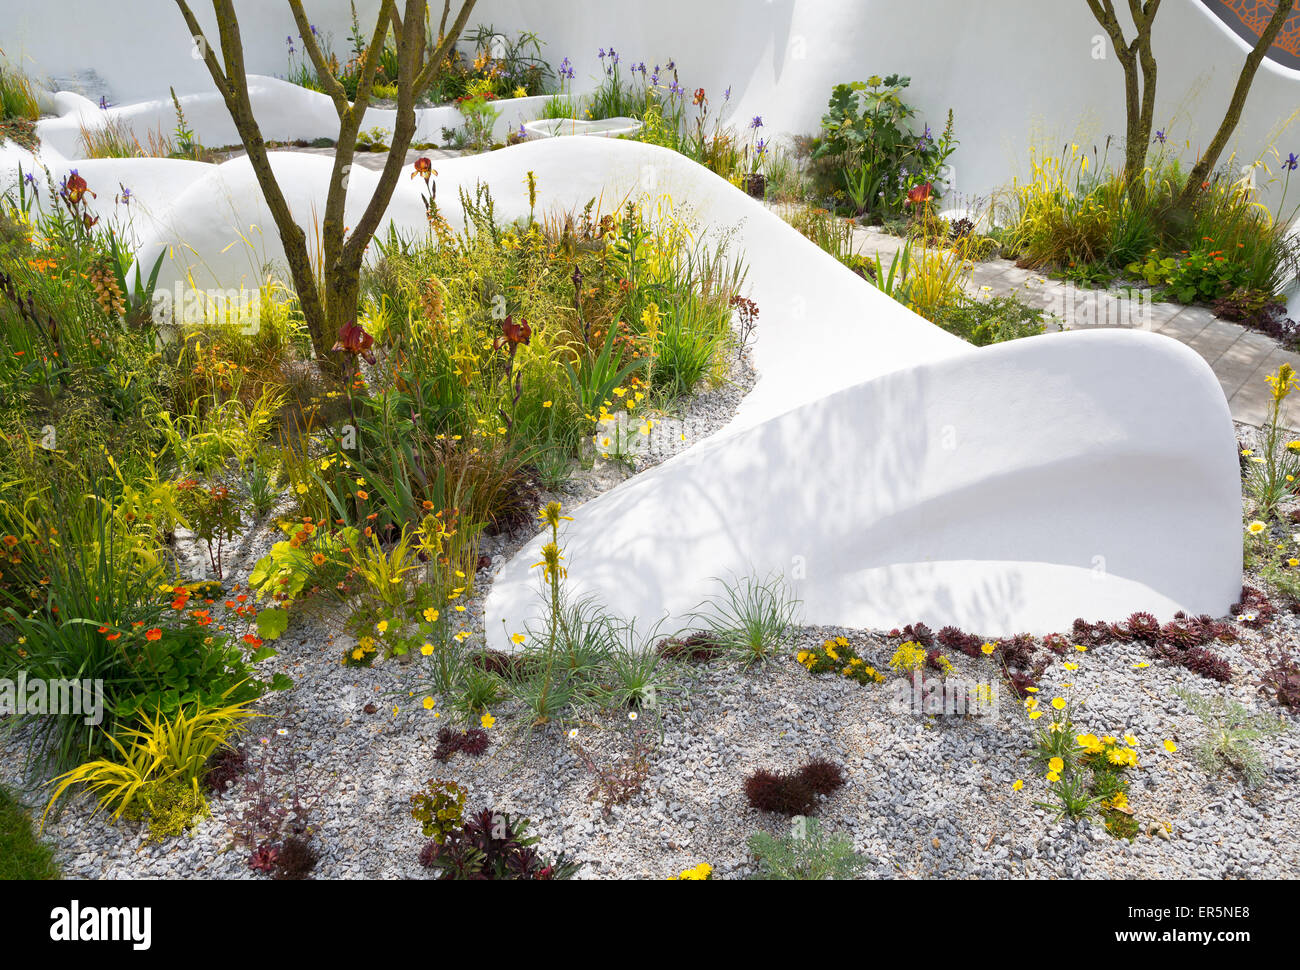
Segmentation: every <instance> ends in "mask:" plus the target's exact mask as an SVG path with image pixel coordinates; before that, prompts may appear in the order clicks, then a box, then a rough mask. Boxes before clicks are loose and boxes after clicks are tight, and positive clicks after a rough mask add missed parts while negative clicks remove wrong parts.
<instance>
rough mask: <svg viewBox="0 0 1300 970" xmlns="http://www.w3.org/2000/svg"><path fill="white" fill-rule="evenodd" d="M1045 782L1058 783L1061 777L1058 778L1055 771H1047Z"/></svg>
mask: <svg viewBox="0 0 1300 970" xmlns="http://www.w3.org/2000/svg"><path fill="white" fill-rule="evenodd" d="M1047 780H1048V781H1060V780H1061V776H1060V775H1059V774H1057V773H1056V772H1055V771H1049V772H1048V773H1047Z"/></svg>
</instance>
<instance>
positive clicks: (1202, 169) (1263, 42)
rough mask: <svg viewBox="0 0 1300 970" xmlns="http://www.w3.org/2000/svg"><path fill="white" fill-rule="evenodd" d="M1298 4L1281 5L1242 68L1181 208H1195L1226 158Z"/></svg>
mask: <svg viewBox="0 0 1300 970" xmlns="http://www.w3.org/2000/svg"><path fill="white" fill-rule="evenodd" d="M1295 4H1296V0H1281V3H1279V4H1278V5H1277V9H1276V10H1274V11H1273V17H1272V19H1270V20H1269V22H1268V26H1267V27H1265V28H1264V32H1263V33H1262V34H1260V37H1259V41H1258V42H1257V43H1256V44H1255V46H1254V48H1253V49H1252V50H1251V52H1250V54H1248V55H1247V57H1246V63H1245V64H1244V65H1243V66H1242V68H1241V76H1240V77H1238V78H1237V86H1236V88H1234V89H1233V92H1232V100H1231V101H1229V102H1228V110H1227V112H1226V113H1225V114H1224V116H1223V123H1222V124H1220V125H1219V130H1218V131H1217V132H1215V134H1214V139H1213V140H1212V141H1211V142H1210V146H1209V147H1208V148H1207V149H1206V150H1205V153H1204V154H1203V155H1201V157H1200V159H1199V160H1198V161H1197V163H1196V165H1195V166H1194V167H1193V168H1192V171H1191V173H1190V174H1189V175H1188V176H1187V184H1186V185H1184V186H1183V191H1182V194H1181V195H1179V197H1178V204H1179V206H1180V207H1186V206H1188V205H1190V204H1191V202H1192V200H1193V199H1194V198H1195V197H1196V194H1197V193H1198V192H1200V191H1201V185H1202V184H1203V183H1204V182H1205V180H1206V179H1207V178H1208V177H1209V174H1210V172H1211V171H1212V170H1213V169H1214V166H1215V165H1216V164H1217V163H1218V161H1219V156H1220V155H1222V154H1223V150H1224V149H1225V148H1226V147H1227V146H1228V139H1230V138H1231V137H1232V133H1233V132H1234V131H1235V130H1236V128H1237V124H1238V123H1239V122H1240V121H1241V112H1242V110H1243V109H1244V108H1245V107H1246V99H1247V97H1249V95H1250V88H1251V85H1252V84H1254V83H1255V75H1256V74H1257V73H1258V72H1259V66H1260V64H1262V63H1263V61H1264V58H1265V56H1267V54H1268V52H1269V50H1270V49H1271V48H1272V46H1273V42H1274V41H1276V40H1277V35H1278V34H1279V33H1280V32H1281V30H1282V25H1283V24H1284V23H1286V19H1287V17H1289V16H1291V11H1292V10H1294V9H1295Z"/></svg>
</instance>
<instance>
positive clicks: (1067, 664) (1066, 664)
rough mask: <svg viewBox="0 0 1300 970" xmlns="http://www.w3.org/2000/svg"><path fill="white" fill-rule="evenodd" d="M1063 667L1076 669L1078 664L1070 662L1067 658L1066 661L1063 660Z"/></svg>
mask: <svg viewBox="0 0 1300 970" xmlns="http://www.w3.org/2000/svg"><path fill="white" fill-rule="evenodd" d="M1065 669H1066V670H1078V669H1079V665H1078V664H1075V663H1070V661H1068V660H1067V661H1066V662H1065Z"/></svg>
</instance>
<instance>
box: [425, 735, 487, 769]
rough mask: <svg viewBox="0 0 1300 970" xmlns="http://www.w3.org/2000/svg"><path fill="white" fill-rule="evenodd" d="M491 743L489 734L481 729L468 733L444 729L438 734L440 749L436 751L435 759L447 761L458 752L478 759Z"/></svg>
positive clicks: (434, 753)
mask: <svg viewBox="0 0 1300 970" xmlns="http://www.w3.org/2000/svg"><path fill="white" fill-rule="evenodd" d="M489 743H490V742H489V740H488V735H487V732H486V731H484V730H481V729H480V728H470V729H469V730H468V731H454V730H452V729H451V728H443V729H442V730H440V731H439V732H438V747H437V748H435V749H434V752H433V757H434V760H436V761H447V760H448V759H450V758H451V756H452V755H453V754H455V753H456V752H457V751H463V752H464V753H465V754H468V755H473V756H475V757H477V756H478V755H481V754H482V753H483V752H484V751H486V750H487V749H488V744H489Z"/></svg>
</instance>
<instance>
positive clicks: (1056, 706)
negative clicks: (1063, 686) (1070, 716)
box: [1052, 697, 1065, 711]
mask: <svg viewBox="0 0 1300 970" xmlns="http://www.w3.org/2000/svg"><path fill="white" fill-rule="evenodd" d="M1052 709H1053V710H1057V711H1063V710H1065V698H1064V697H1053V698H1052Z"/></svg>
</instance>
